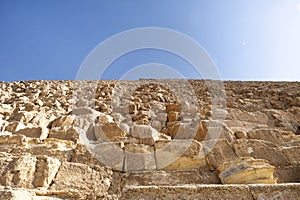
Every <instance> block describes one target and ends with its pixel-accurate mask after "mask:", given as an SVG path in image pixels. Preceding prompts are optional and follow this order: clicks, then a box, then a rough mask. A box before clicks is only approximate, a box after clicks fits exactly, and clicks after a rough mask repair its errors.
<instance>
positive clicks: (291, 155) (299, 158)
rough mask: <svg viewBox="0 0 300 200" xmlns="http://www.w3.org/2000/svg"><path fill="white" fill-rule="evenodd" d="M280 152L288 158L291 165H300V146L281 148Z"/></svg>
mask: <svg viewBox="0 0 300 200" xmlns="http://www.w3.org/2000/svg"><path fill="white" fill-rule="evenodd" d="M280 150H281V151H282V152H283V153H284V155H285V156H286V157H287V158H288V160H289V162H290V163H300V146H297V144H296V143H295V144H294V146H289V147H281V148H280Z"/></svg>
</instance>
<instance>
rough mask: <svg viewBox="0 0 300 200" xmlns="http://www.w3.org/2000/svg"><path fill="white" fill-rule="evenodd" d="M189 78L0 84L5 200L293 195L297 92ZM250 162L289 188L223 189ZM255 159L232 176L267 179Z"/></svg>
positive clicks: (298, 134)
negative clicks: (227, 174) (227, 176)
mask: <svg viewBox="0 0 300 200" xmlns="http://www.w3.org/2000/svg"><path fill="white" fill-rule="evenodd" d="M186 82H187V83H189V84H190V85H191V86H192V88H190V89H192V90H190V89H188V87H186V86H183V85H184V84H182V83H183V82H182V80H163V81H159V80H139V81H19V82H13V83H5V82H1V83H0V94H1V95H0V175H1V176H0V190H1V191H4V193H3V194H5V195H10V196H9V197H8V196H1V195H2V194H1V192H0V199H8V198H16V197H13V196H14V193H16V192H17V193H19V194H22V192H23V191H19V189H18V188H20V187H23V188H24V189H25V190H26V191H27V194H30V195H31V197H29V198H30V199H123V198H124V199H125V198H130V199H224V198H226V199H243V198H244V199H295V198H296V197H297V194H298V193H299V191H300V190H299V184H298V185H297V184H287V183H295V182H299V181H300V177H299V163H300V160H299V154H300V152H299V146H300V107H299V105H300V104H298V102H299V101H298V99H299V95H300V93H299V88H300V84H299V83H298V82H288V83H285V82H280V83H279V82H232V81H225V82H223V83H222V84H224V86H225V88H222V87H219V86H217V85H218V84H214V83H216V82H214V81H204V80H186ZM224 89H225V90H224ZM193 94H195V96H196V98H195V99H193V100H191V98H190V97H192V96H193ZM225 94H226V95H225ZM215 97H218V99H217V103H218V105H213V104H212V103H213V102H214V101H215V100H216V99H214V98H215ZM220 97H221V98H220ZM225 104H226V107H222V106H225ZM196 105H198V107H197V106H196ZM223 119H225V120H224V121H223ZM136 127H140V129H139V128H138V129H139V130H138V131H137V128H136ZM141 127H142V128H141ZM100 128H101V129H100ZM104 129H105V131H103V130H104ZM100 133H101V134H100ZM103 136H104V138H105V139H106V140H103ZM194 140H195V141H194ZM184 144H189V145H187V148H186V149H182V148H181V147H182V146H184ZM245 156H247V157H249V156H250V157H253V158H255V159H265V160H266V163H270V164H271V165H272V166H274V167H275V169H274V170H275V171H274V177H275V178H273V179H270V176H269V179H267V178H266V179H258V182H259V183H263V182H264V183H266V182H270V181H272V180H275V179H276V178H278V183H283V184H282V185H275V186H273V185H269V184H267V185H252V184H251V185H246V186H245V185H230V186H228V185H224V186H222V185H220V184H221V181H220V179H219V177H218V171H217V170H216V169H217V168H218V167H220V166H222V165H225V164H224V163H226V162H232V161H235V160H239V158H240V157H245ZM61 163H62V164H61ZM246 163H247V164H248V166H250V167H248V168H247V167H245V168H243V169H241V170H240V172H239V173H235V174H233V175H232V176H234V175H235V179H237V178H236V177H242V176H243V175H244V174H247V173H249V174H250V176H246V178H244V181H245V180H247V181H248V183H250V182H251V181H249V179H250V178H253V177H257V176H259V177H260V176H261V175H262V174H263V175H265V176H266V175H270V173H269V172H270V170H269V171H266V173H261V172H264V171H263V170H265V169H266V170H267V169H270V168H267V167H266V166H268V165H267V164H261V165H258V164H255V165H254V164H253V162H249V161H248V162H246ZM249 163H251V164H249ZM239 164H240V163H235V164H233V168H234V166H238V165H239ZM105 166H106V167H105ZM243 166H244V165H243ZM261 166H265V167H266V168H263V167H261ZM107 167H108V168H107ZM259 167H261V168H259ZM109 168H112V169H109ZM228 168H230V167H228ZM228 168H227V169H228ZM237 168H238V167H237ZM234 169H236V168H234ZM238 169H240V168H238ZM253 169H255V171H256V173H254V172H253ZM103 170H104V171H105V173H104V174H103V173H102V172H103ZM106 170H107V171H106ZM112 170H113V171H114V176H113V177H112V176H111V173H112ZM224 171H226V169H225V170H224ZM106 172H107V173H106ZM268 173H269V174H268ZM84 175H86V176H87V177H88V178H87V179H86V180H85V179H84ZM96 179H97V180H100V182H99V184H98V183H97V180H96ZM102 180H103V181H102ZM263 180H264V181H263ZM101 181H102V182H101ZM252 181H253V180H252ZM254 182H257V180H254ZM107 183H109V184H107ZM171 184H172V186H170V185H171ZM198 184H204V185H198ZM206 184H213V185H206ZM1 185H2V187H3V188H1ZM54 186H55V187H54ZM5 192H8V193H5ZM27 194H25V193H24V194H23V196H22V199H25V198H26V195H27ZM30 195H29V196H30ZM19 199H20V198H19Z"/></svg>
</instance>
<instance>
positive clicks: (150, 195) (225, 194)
mask: <svg viewBox="0 0 300 200" xmlns="http://www.w3.org/2000/svg"><path fill="white" fill-rule="evenodd" d="M299 189H300V185H299V184H284V185H281V184H280V185H268V184H267V185H260V184H258V185H182V186H161V187H156V186H143V187H141V186H128V187H125V189H124V192H123V193H122V196H121V198H120V199H166V200H167V199H201V200H202V199H203V200H204V199H216V200H223V199H232V200H233V199H242V200H248V199H276V198H280V199H295V198H296V199H297V198H298V193H299Z"/></svg>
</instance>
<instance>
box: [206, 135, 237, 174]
mask: <svg viewBox="0 0 300 200" xmlns="http://www.w3.org/2000/svg"><path fill="white" fill-rule="evenodd" d="M202 146H203V148H204V153H205V154H206V157H207V160H208V164H209V165H211V166H212V167H213V168H215V169H216V168H218V167H219V166H220V165H222V164H223V163H224V162H228V161H231V160H235V159H237V158H238V157H237V155H236V154H235V151H234V150H233V148H232V147H231V145H230V144H229V143H228V141H227V140H225V139H221V140H208V141H204V142H203V143H202Z"/></svg>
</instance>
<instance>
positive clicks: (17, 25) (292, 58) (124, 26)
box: [0, 0, 300, 81]
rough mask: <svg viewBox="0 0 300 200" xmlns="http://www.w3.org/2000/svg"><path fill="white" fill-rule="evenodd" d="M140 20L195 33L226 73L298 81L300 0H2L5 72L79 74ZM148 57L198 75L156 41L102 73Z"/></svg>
mask: <svg viewBox="0 0 300 200" xmlns="http://www.w3.org/2000/svg"><path fill="white" fill-rule="evenodd" d="M140 27H163V28H169V29H173V30H176V31H179V32H182V33H184V34H186V35H188V36H190V37H191V38H193V39H195V40H196V41H197V42H198V43H199V44H200V45H202V46H203V47H204V48H205V49H206V51H207V52H208V53H209V55H210V56H211V58H212V59H213V61H214V62H215V64H216V66H217V67H218V70H219V72H220V75H221V77H222V78H223V79H225V80H297V81H300V0H226V1H225V0H151V1H149V0H118V1H117V0H107V1H104V0H0V80H3V81H13V80H36V79H39V80H41V79H55V80H57V79H63V80H65V79H75V77H76V73H77V71H78V69H79V67H80V66H81V64H82V62H83V60H84V59H85V57H86V56H87V55H88V54H89V52H90V51H91V50H92V49H93V48H95V47H96V46H97V45H98V44H99V43H100V42H102V41H103V40H105V39H107V38H108V37H110V36H112V35H114V34H117V33H119V32H122V31H125V30H128V29H132V28H140ZM116 48H117V47H116ZM147 63H160V64H161V65H166V66H170V67H173V68H174V69H176V70H177V71H179V73H181V74H183V76H184V77H186V78H199V77H197V75H195V73H194V72H193V70H192V66H190V65H189V64H188V63H186V62H185V61H184V60H182V59H181V58H178V57H177V56H175V55H173V54H170V53H167V52H163V51H158V50H151V49H148V50H141V51H136V52H131V53H129V54H127V55H124V56H122V57H120V58H119V59H118V60H116V61H115V62H114V63H113V64H112V65H111V68H109V70H107V71H106V73H105V76H104V77H105V78H106V79H119V78H120V77H122V76H123V73H124V72H126V71H128V70H130V69H131V68H132V67H135V66H140V65H143V64H147ZM146 66H147V65H146Z"/></svg>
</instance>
